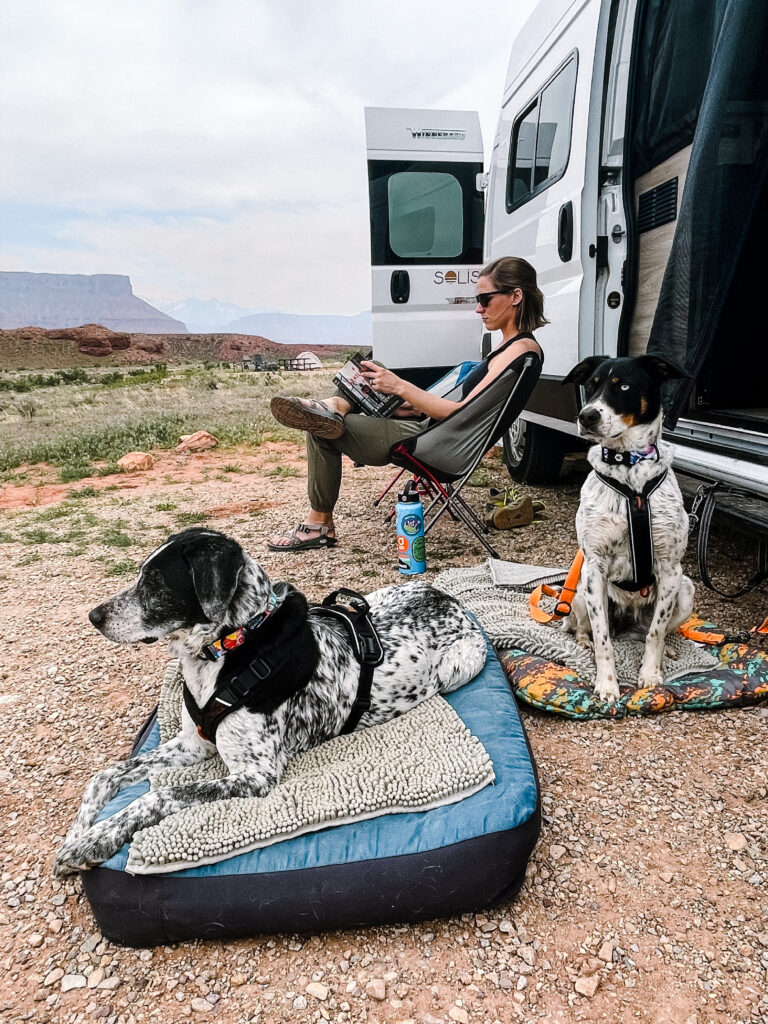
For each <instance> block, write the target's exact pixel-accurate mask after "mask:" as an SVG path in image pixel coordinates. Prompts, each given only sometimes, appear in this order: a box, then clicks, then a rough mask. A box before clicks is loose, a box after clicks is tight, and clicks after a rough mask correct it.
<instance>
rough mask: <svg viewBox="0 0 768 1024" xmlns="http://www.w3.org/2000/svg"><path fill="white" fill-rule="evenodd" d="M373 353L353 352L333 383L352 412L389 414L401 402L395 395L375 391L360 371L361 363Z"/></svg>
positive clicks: (378, 414) (374, 414)
mask: <svg viewBox="0 0 768 1024" xmlns="http://www.w3.org/2000/svg"><path fill="white" fill-rule="evenodd" d="M372 355H373V353H371V352H369V353H368V354H367V355H363V354H362V353H361V352H355V353H354V354H353V355H352V356H350V358H349V360H348V361H347V362H346V363H344V365H343V366H342V368H341V369H340V370H339V372H338V373H337V374H336V376H335V377H334V378H333V383H334V384H335V385H336V387H337V388H338V389H339V391H340V393H341V394H342V395H343V397H344V398H346V400H347V401H348V402H349V404H350V405H351V406H352V410H353V412H364V413H365V414H366V415H367V416H380V417H382V418H386V417H387V416H391V415H392V413H393V412H394V411H395V409H397V408H398V406H400V405H402V404H403V400H402V398H399V397H398V396H397V395H383V394H382V393H381V392H380V391H375V390H374V389H373V388H372V387H371V385H370V384H369V383H368V381H367V380H366V379H365V377H364V376H363V373H362V367H361V363H362V362H363V360H365V359H371V358H372Z"/></svg>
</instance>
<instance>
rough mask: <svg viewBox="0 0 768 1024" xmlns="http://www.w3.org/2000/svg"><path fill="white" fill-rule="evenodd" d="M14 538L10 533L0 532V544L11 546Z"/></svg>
mask: <svg viewBox="0 0 768 1024" xmlns="http://www.w3.org/2000/svg"><path fill="white" fill-rule="evenodd" d="M13 541H14V538H13V537H12V536H11V534H10V533H6V532H5V531H4V530H0V544H12V543H13Z"/></svg>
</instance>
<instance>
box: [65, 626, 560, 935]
mask: <svg viewBox="0 0 768 1024" xmlns="http://www.w3.org/2000/svg"><path fill="white" fill-rule="evenodd" d="M447 700H448V702H449V703H450V704H451V705H452V707H453V708H454V710H455V711H456V712H457V713H458V714H459V715H460V717H461V718H462V719H463V721H464V722H465V724H466V725H467V727H468V728H469V730H470V731H471V732H472V733H473V734H474V735H475V736H477V737H478V739H479V740H480V741H481V742H482V744H483V746H484V747H485V749H486V751H487V752H488V754H489V756H490V758H491V760H492V761H493V767H494V772H495V775H496V779H495V783H494V784H493V785H490V786H486V787H485V788H484V789H482V790H480V791H479V792H477V793H475V794H473V795H472V796H469V797H467V798H466V799H464V800H461V801H459V802H458V803H453V804H449V805H446V806H442V807H438V808H434V809H431V810H428V811H423V812H418V813H410V812H409V813H397V814H389V815H383V816H381V817H377V818H372V819H369V820H366V821H360V822H356V823H353V824H345V825H338V826H334V827H330V828H327V829H324V830H322V831H318V832H311V833H308V834H305V835H301V836H297V837H295V838H292V839H289V840H286V841H285V842H279V843H275V844H274V845H272V846H267V847H263V848H261V849H257V850H254V851H252V852H250V853H245V854H241V855H238V856H233V857H231V858H229V859H227V860H222V861H219V862H218V863H216V864H213V865H207V866H201V867H198V868H195V869H189V870H185V871H178V872H175V873H172V874H162V875H154V876H153V875H131V874H128V873H127V872H126V870H125V866H126V861H127V856H128V847H127V846H124V847H123V849H122V850H120V851H119V852H118V853H117V854H116V855H115V856H114V857H112V858H111V859H110V860H108V861H106V862H105V863H104V864H103V865H101V866H100V867H99V868H95V869H93V870H91V871H86V872H84V873H83V876H82V878H83V887H84V889H85V893H86V895H87V897H88V900H89V901H90V904H91V907H92V909H93V913H94V915H95V917H96V920H97V922H98V925H99V928H100V930H101V932H102V934H103V935H104V936H105V937H106V938H107V939H109V940H110V941H112V942H116V943H119V944H121V945H127V946H152V945H158V944H161V943H168V942H176V941H179V940H183V939H194V938H202V939H237V938H244V937H248V936H253V935H257V934H265V933H275V932H319V931H327V930H333V929H339V928H359V927H366V926H369V925H376V924H387V923H396V922H413V921H419V920H425V919H429V918H434V917H443V916H451V915H455V914H460V913H464V912H469V911H474V910H480V909H483V908H488V907H492V906H494V905H496V904H498V903H502V902H506V901H508V900H510V899H511V898H512V897H513V896H514V895H515V894H516V893H517V892H518V890H519V889H520V887H521V885H522V884H523V879H524V876H525V869H526V864H527V862H528V858H529V856H530V854H531V851H532V850H533V847H534V845H535V843H536V840H537V838H538V835H539V829H540V805H539V785H538V778H537V774H536V766H535V762H534V760H533V755H532V752H531V749H530V747H529V745H528V739H527V737H526V734H525V730H524V728H523V724H522V722H521V720H520V716H519V714H518V710H517V706H516V704H515V698H514V697H513V696H512V694H511V692H510V688H509V684H508V682H507V680H506V677H505V675H504V672H503V670H502V668H501V666H500V664H499V662H498V660H497V658H496V655H495V653H494V651H493V649H492V648H491V647H490V645H489V647H488V660H487V664H486V666H485V668H484V669H483V671H482V672H481V673H480V675H478V676H477V677H476V678H475V679H474V680H472V682H470V683H468V684H467V685H466V686H463V687H462V688H461V689H460V690H457V691H456V692H455V693H452V694H449V695H448V697H447ZM158 742H159V729H158V726H157V723H156V722H155V721H154V718H152V719H150V720H149V722H148V723H147V725H146V726H145V728H144V729H143V730H142V731H141V733H140V734H139V737H138V738H137V742H136V746H135V748H134V750H135V751H136V752H138V751H139V750H149V749H151V748H152V747H154V746H156V745H157V744H158ZM147 790H148V785H147V784H146V783H141V784H138V785H135V786H132V787H130V788H128V789H126V790H124V791H123V792H122V793H121V794H120V795H119V796H118V797H116V798H115V799H114V800H113V801H112V802H111V803H110V804H108V805H107V807H106V808H105V811H104V814H103V815H102V816H110V815H112V814H115V813H116V812H117V811H119V810H120V809H121V808H122V807H124V806H125V805H126V804H127V803H129V802H130V801H132V800H134V799H136V798H137V797H138V796H140V795H142V794H143V793H145V792H147Z"/></svg>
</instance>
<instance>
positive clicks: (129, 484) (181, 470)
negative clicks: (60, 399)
mask: <svg viewBox="0 0 768 1024" xmlns="http://www.w3.org/2000/svg"><path fill="white" fill-rule="evenodd" d="M150 454H151V455H152V458H153V459H154V463H155V464H154V466H153V467H152V469H147V470H138V471H135V472H130V473H110V474H108V475H107V476H88V477H83V478H82V479H81V480H77V481H73V482H71V483H51V482H50V481H51V477H52V476H53V475H54V474H55V472H56V471H55V469H54V468H53V467H52V466H48V465H45V464H44V463H38V464H37V465H34V466H27V465H24V466H20V467H19V473H24V474H26V475H29V474H31V475H32V476H33V477H35V478H36V479H35V480H34V481H33V482H30V483H23V484H14V483H13V482H10V483H7V484H3V485H2V486H0V509H25V508H44V507H45V506H46V505H53V504H54V503H55V502H57V501H61V500H62V499H63V498H65V497H67V496H68V495H71V494H73V493H76V492H77V491H80V490H82V489H83V488H85V487H92V488H95V489H96V490H99V491H101V490H104V489H106V488H107V487H112V488H114V487H117V488H118V489H119V490H121V491H123V490H124V491H134V492H135V493H137V494H145V493H147V492H149V491H154V490H157V489H158V485H159V484H162V483H164V482H165V481H166V478H168V477H171V478H172V479H173V481H174V482H175V483H187V482H188V483H196V482H198V481H200V480H204V479H205V478H206V476H207V474H209V473H213V472H221V467H222V453H221V452H217V451H210V452H203V453H197V454H185V453H182V454H177V453H175V452H167V451H159V452H158V451H153V452H151V453H150ZM296 454H297V448H296V445H295V444H291V443H290V442H288V441H265V442H264V443H263V444H261V445H260V446H259V448H258V449H257V450H256V451H255V452H253V453H252V454H250V453H243V452H237V453H234V454H233V456H232V464H233V465H235V464H236V465H237V466H238V467H239V470H240V475H241V476H242V477H243V478H244V479H245V478H247V476H248V474H249V473H252V474H260V473H263V471H264V468H265V467H266V466H268V465H269V464H270V463H273V462H274V463H275V464H278V461H279V464H280V465H281V466H290V467H293V468H296V469H298V468H300V467H301V466H302V465H303V461H302V460H301V459H298V458H297V457H296ZM225 464H226V463H225ZM270 507H272V504H270V503H269V502H267V503H264V502H258V501H253V502H248V501H246V502H240V503H238V507H237V508H235V507H234V506H228V505H221V506H218V507H217V508H212V509H209V510H208V511H210V513H211V515H214V516H217V515H222V516H224V515H228V514H231V513H233V512H235V513H236V512H247V511H250V510H252V509H261V508H270Z"/></svg>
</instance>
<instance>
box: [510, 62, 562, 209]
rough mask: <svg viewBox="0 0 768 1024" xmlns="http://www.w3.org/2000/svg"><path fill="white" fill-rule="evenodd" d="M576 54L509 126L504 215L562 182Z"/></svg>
mask: <svg viewBox="0 0 768 1024" xmlns="http://www.w3.org/2000/svg"><path fill="white" fill-rule="evenodd" d="M575 93H576V54H575V53H573V54H571V55H570V57H569V58H568V60H567V61H566V63H565V64H564V65H563V66H562V67H561V68H560V70H559V71H558V72H557V73H556V74H555V75H554V76H553V77H552V78H551V79H550V81H549V82H548V83H547V84H546V85H545V86H544V88H543V89H542V90H541V92H540V93H539V95H538V96H537V97H536V99H535V101H534V102H533V104H532V105H531V106H529V107H528V108H527V109H526V110H525V111H524V112H523V113H522V114H521V115H520V116H519V117H518V118H517V119H516V120H515V123H514V125H513V126H512V136H511V140H510V153H509V171H508V175H507V212H508V213H509V212H511V211H512V210H514V209H516V208H517V207H518V206H521V205H522V204H523V203H525V202H527V200H528V199H530V198H531V197H532V196H534V195H537V194H538V193H539V192H543V191H544V189H545V188H549V186H550V185H551V184H552V183H553V182H555V181H557V179H558V178H561V177H562V176H563V174H564V173H565V168H566V167H567V166H568V156H569V153H570V150H571V123H572V121H573V101H574V96H575Z"/></svg>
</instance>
